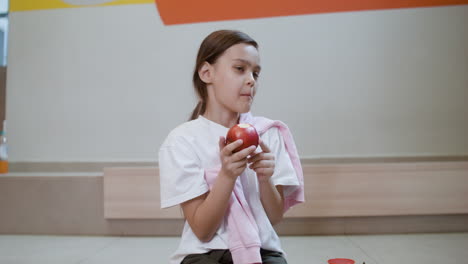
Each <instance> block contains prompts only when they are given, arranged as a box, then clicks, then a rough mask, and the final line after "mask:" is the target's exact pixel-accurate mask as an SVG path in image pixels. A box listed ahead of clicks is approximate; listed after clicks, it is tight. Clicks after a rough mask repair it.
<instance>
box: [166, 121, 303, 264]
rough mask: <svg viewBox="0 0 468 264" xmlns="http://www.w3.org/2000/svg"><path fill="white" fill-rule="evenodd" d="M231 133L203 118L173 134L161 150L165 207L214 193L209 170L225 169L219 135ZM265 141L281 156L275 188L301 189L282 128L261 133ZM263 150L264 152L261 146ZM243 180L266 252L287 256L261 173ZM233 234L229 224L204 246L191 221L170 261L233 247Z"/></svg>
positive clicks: (245, 175)
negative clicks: (230, 239) (262, 190)
mask: <svg viewBox="0 0 468 264" xmlns="http://www.w3.org/2000/svg"><path fill="white" fill-rule="evenodd" d="M228 130H229V129H228V128H227V127H224V126H222V125H220V124H218V123H215V122H213V121H210V120H208V119H206V118H205V117H203V116H200V117H198V118H197V119H195V120H192V121H188V122H185V123H183V124H181V125H180V126H178V127H176V128H175V129H174V130H172V131H171V132H170V133H169V135H168V136H167V138H166V140H165V141H164V143H163V144H162V146H161V148H160V150H159V170H160V181H161V183H160V186H161V207H162V208H167V207H171V206H174V205H178V204H181V203H183V202H185V201H188V200H190V199H193V198H195V197H198V196H200V195H202V194H204V193H206V192H207V191H209V187H208V184H207V182H206V181H205V178H204V174H205V172H204V170H205V169H212V168H216V167H218V168H219V167H220V166H221V160H220V154H219V143H218V142H219V137H220V136H226V134H227V132H228ZM261 139H262V140H263V141H264V142H265V143H266V144H267V146H268V147H269V148H270V149H271V151H272V153H273V154H274V155H275V162H276V163H275V172H274V174H273V176H272V182H273V184H274V185H284V186H286V185H299V181H298V179H297V176H296V172H295V170H294V167H293V165H292V163H291V160H290V158H289V155H288V153H287V152H286V150H285V146H284V141H283V138H282V136H281V134H280V132H279V130H278V129H277V128H276V127H273V128H271V129H269V130H268V131H266V132H265V133H264V134H263V135H261ZM257 151H261V149H260V147H259V149H257ZM237 180H238V181H241V184H242V187H243V192H244V194H245V196H246V197H245V198H246V200H247V202H248V203H249V205H250V207H251V209H252V213H253V216H254V218H255V220H256V222H257V225H258V228H259V237H260V241H261V248H263V249H267V250H274V251H278V252H283V250H282V249H281V244H280V240H279V238H278V235H277V234H276V232H275V230H274V229H273V227H272V225H271V223H270V221H269V220H268V217H267V215H266V212H265V210H264V208H263V206H262V203H261V200H260V192H259V189H258V181H257V177H256V174H255V172H254V171H253V170H251V169H249V168H247V169H246V170H245V171H244V172H243V173H242V175H241V176H240V177H239V178H238V179H237ZM227 236H228V234H227V229H226V225H225V220H223V222H222V223H221V225H220V227H219V229H218V230H217V232H216V234H215V235H214V236H213V239H212V240H210V241H209V242H201V241H200V240H199V239H198V238H197V236H196V235H195V234H194V233H193V231H192V229H191V228H190V225H189V224H188V222H187V221H185V225H184V230H183V232H182V238H181V241H180V244H179V248H178V249H177V251H176V252H175V253H174V255H173V256H172V257H171V262H170V263H171V264H176V263H177V264H179V263H180V262H181V261H182V260H183V258H184V257H185V256H187V255H189V254H201V253H206V252H208V251H210V250H212V249H228V243H227V242H228V237H227Z"/></svg>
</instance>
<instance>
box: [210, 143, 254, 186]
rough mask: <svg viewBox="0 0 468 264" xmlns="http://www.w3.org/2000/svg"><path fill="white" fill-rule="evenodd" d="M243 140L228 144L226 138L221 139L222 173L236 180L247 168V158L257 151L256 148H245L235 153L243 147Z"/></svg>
mask: <svg viewBox="0 0 468 264" xmlns="http://www.w3.org/2000/svg"><path fill="white" fill-rule="evenodd" d="M242 144H243V141H242V140H240V139H239V140H236V141H234V142H232V143H228V144H227V143H226V141H225V140H224V137H220V139H219V148H220V159H221V165H222V167H221V171H222V172H223V173H224V174H225V175H227V176H229V177H231V178H233V179H235V178H237V176H239V175H240V174H241V173H242V172H243V171H244V170H245V168H247V156H249V155H250V154H251V153H253V152H254V151H255V149H256V147H255V146H250V147H248V148H244V149H242V150H240V151H237V152H235V150H236V149H237V148H239V147H240V146H242Z"/></svg>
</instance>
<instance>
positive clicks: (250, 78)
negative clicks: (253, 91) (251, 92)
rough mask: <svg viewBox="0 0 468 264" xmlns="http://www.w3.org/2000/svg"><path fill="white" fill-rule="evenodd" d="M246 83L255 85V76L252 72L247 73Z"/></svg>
mask: <svg viewBox="0 0 468 264" xmlns="http://www.w3.org/2000/svg"><path fill="white" fill-rule="evenodd" d="M247 85H250V86H252V87H253V86H254V85H255V78H254V76H253V73H251V74H249V76H248V77H247Z"/></svg>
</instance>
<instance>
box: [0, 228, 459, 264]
mask: <svg viewBox="0 0 468 264" xmlns="http://www.w3.org/2000/svg"><path fill="white" fill-rule="evenodd" d="M178 241H179V239H178V238H177V237H84V236H29V235H0V263H1V264H26V263H27V264H42V263H43V264H56V263H57V264H58V263H60V264H67V263H70V264H78V263H79V264H106V263H109V264H110V263H112V264H120V263H122V264H123V263H137V264H146V263H148V264H149V263H151V264H160V263H167V262H168V261H167V260H168V256H169V255H170V253H171V252H172V251H174V250H175V248H176V247H177V244H178ZM282 243H283V248H284V250H285V251H286V252H287V253H288V263H290V264H302V263H307V264H309V263H311V264H326V263H327V260H328V259H330V258H337V257H342V258H351V259H354V260H355V261H356V263H357V264H362V263H363V262H365V263H366V264H406V263H407V264H418V263H421V264H432V263H433V264H441V263H444V264H462V263H463V264H464V263H468V233H454V234H410V235H372V236H307V237H282Z"/></svg>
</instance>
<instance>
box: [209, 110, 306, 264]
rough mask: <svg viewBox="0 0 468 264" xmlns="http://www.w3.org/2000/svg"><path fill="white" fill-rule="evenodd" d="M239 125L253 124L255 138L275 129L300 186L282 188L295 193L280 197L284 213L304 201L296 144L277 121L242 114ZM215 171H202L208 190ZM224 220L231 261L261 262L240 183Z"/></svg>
mask: <svg viewBox="0 0 468 264" xmlns="http://www.w3.org/2000/svg"><path fill="white" fill-rule="evenodd" d="M239 123H249V124H251V125H253V126H254V127H255V128H256V129H257V132H258V133H259V135H262V134H263V133H265V132H266V131H267V130H268V129H270V128H271V127H277V128H278V129H279V131H280V133H281V135H282V136H283V139H284V143H285V147H286V151H287V152H288V154H289V157H290V159H291V162H292V164H293V166H294V169H295V171H296V175H297V177H298V180H299V184H300V185H299V186H285V188H294V189H295V190H294V191H293V192H291V194H290V195H288V196H287V197H284V212H286V211H287V210H288V209H289V208H290V207H291V206H293V205H295V204H298V203H301V202H304V176H303V173H302V167H301V162H300V159H299V155H298V153H297V149H296V144H295V143H294V140H293V137H292V135H291V132H290V131H289V128H288V127H287V126H286V125H285V124H284V123H282V122H281V121H274V120H270V119H267V118H264V117H253V116H252V115H251V114H250V113H246V114H242V115H241V117H240V122H239ZM219 170H220V168H215V169H209V170H205V179H206V180H207V182H208V184H209V186H210V187H211V186H212V184H214V181H215V180H216V177H217V176H218V173H219ZM226 221H227V230H228V234H229V241H228V246H229V250H230V251H231V254H232V259H233V262H234V263H235V264H250V263H261V262H262V257H261V255H260V247H261V243H260V238H259V235H258V233H259V231H258V226H257V223H256V222H255V219H254V217H253V214H252V211H251V209H250V206H249V204H248V203H247V201H246V199H245V196H244V192H243V189H242V186H241V183H240V181H236V183H235V186H234V189H233V191H232V194H231V198H230V199H229V208H228V212H227V215H226Z"/></svg>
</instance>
